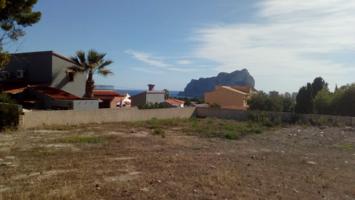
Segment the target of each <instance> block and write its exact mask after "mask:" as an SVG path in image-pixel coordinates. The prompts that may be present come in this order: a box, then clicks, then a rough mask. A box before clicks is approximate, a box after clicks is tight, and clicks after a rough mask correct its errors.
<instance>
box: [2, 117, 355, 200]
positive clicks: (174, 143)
mask: <svg viewBox="0 0 355 200" xmlns="http://www.w3.org/2000/svg"><path fill="white" fill-rule="evenodd" d="M264 132H267V134H260V133H264ZM354 133H355V132H354V130H353V129H346V130H345V129H342V128H339V127H332V128H322V129H319V128H317V127H300V126H297V127H287V128H282V127H277V128H273V127H268V126H266V125H263V124H262V123H252V122H236V121H233V120H220V119H188V120H183V119H174V120H157V119H153V120H150V121H146V122H136V123H112V124H91V125H85V126H74V127H63V128H61V127H55V128H54V129H51V127H46V128H45V129H37V130H28V131H17V132H14V133H12V134H6V135H0V200H2V199H6V200H7V199H16V200H17V199H20V200H22V199H26V200H27V199H30V200H31V199H33V200H37V199H39V200H42V199H43V200H44V199H58V200H59V199H60V200H69V199H235V198H237V197H238V198H239V197H240V198H241V199H273V198H279V199H292V198H294V199H307V198H308V199H322V198H323V199H354V198H355V188H354V187H353V186H354V185H355V182H354V179H353V177H354V176H355V172H354V170H353V165H354V164H355V148H353V147H354V146H355V134H354ZM237 139H238V140H237ZM300 172H302V173H300Z"/></svg>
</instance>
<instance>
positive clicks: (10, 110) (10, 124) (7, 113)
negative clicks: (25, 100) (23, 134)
mask: <svg viewBox="0 0 355 200" xmlns="http://www.w3.org/2000/svg"><path fill="white" fill-rule="evenodd" d="M19 116H20V111H19V108H18V106H17V105H16V104H7V103H0V130H3V129H5V128H14V127H16V126H17V125H18V123H19Z"/></svg>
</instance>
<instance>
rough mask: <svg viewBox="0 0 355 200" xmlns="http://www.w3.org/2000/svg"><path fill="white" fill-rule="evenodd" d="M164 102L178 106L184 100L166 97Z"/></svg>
mask: <svg viewBox="0 0 355 200" xmlns="http://www.w3.org/2000/svg"><path fill="white" fill-rule="evenodd" d="M165 102H166V103H168V104H170V105H173V106H180V105H181V104H184V103H185V101H181V100H179V99H167V100H165Z"/></svg>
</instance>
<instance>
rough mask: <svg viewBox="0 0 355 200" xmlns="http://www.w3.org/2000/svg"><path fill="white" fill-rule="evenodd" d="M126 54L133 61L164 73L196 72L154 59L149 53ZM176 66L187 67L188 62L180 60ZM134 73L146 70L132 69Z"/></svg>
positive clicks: (128, 52)
mask: <svg viewBox="0 0 355 200" xmlns="http://www.w3.org/2000/svg"><path fill="white" fill-rule="evenodd" d="M125 52H126V53H127V54H129V55H131V56H132V57H133V58H134V59H136V60H138V61H140V62H143V63H145V64H147V65H149V66H151V67H154V68H158V69H159V70H160V71H161V70H165V71H175V72H191V71H196V69H193V68H186V67H181V66H180V67H179V66H175V65H173V64H171V63H170V62H167V61H165V59H163V58H161V57H156V56H153V55H151V54H149V53H146V52H140V51H135V50H126V51H125ZM177 64H178V65H187V64H189V60H180V61H178V62H177ZM134 70H136V71H141V72H144V71H147V70H144V71H143V70H142V68H134Z"/></svg>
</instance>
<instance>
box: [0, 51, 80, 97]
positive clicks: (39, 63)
mask: <svg viewBox="0 0 355 200" xmlns="http://www.w3.org/2000/svg"><path fill="white" fill-rule="evenodd" d="M74 65H75V63H73V62H72V61H71V60H70V59H68V58H66V57H64V56H61V55H59V54H57V53H55V52H53V51H42V52H30V53H16V54H11V60H10V62H9V64H8V65H7V66H5V68H4V69H3V70H1V71H0V83H1V84H2V85H6V84H11V85H18V86H19V87H20V86H27V85H41V86H48V87H53V88H57V89H60V90H63V91H65V92H68V93H70V94H73V95H75V96H78V97H83V96H84V93H85V82H86V74H85V73H74V72H72V71H70V70H69V69H68V68H69V67H72V66H74Z"/></svg>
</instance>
